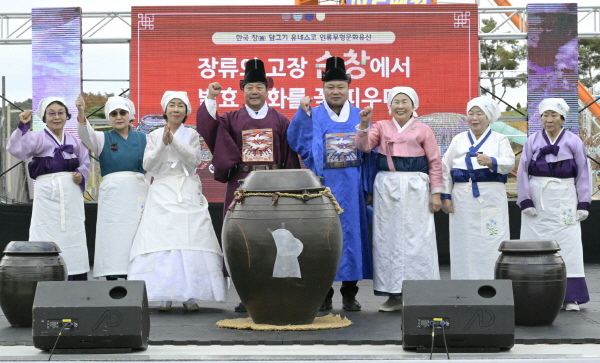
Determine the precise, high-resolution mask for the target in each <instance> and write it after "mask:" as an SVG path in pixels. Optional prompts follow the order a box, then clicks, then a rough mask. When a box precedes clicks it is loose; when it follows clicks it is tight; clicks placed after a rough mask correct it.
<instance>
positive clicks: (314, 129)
mask: <svg viewBox="0 0 600 363" xmlns="http://www.w3.org/2000/svg"><path fill="white" fill-rule="evenodd" d="M344 107H349V108H350V112H349V116H348V119H347V120H346V121H344V122H336V121H334V120H332V119H331V117H329V114H328V112H327V109H326V107H325V106H324V105H323V104H321V105H320V106H319V107H314V108H312V117H311V116H309V115H308V114H307V113H306V112H305V111H304V110H302V109H301V108H300V109H298V112H296V115H295V116H294V118H293V119H292V122H291V124H290V126H289V128H288V131H287V138H288V143H289V145H290V147H291V148H292V150H294V151H295V152H297V153H298V155H300V156H301V157H302V160H303V161H304V163H305V165H306V167H307V168H309V169H310V170H312V171H313V172H314V173H315V174H316V175H318V176H322V177H323V184H324V185H325V186H327V187H329V188H330V189H331V192H332V193H333V195H334V196H335V198H336V199H337V200H338V202H339V204H340V206H341V207H342V208H343V209H344V213H342V214H340V220H341V222H342V230H343V236H344V241H343V249H342V257H341V260H340V265H339V268H338V273H337V276H336V277H335V280H336V281H356V280H362V279H371V278H373V258H372V254H371V241H370V236H369V228H368V224H367V212H366V211H367V209H366V207H365V194H366V193H367V192H372V183H370V181H372V179H373V178H372V175H370V174H369V172H370V171H371V170H373V168H370V167H368V165H372V163H373V160H374V154H373V153H370V154H364V153H362V152H360V151H358V150H357V149H356V146H355V145H354V135H355V133H356V125H358V124H359V123H360V116H359V112H360V109H358V108H356V107H354V106H352V105H351V104H350V103H349V102H346V104H345V105H344ZM349 141H351V142H349ZM343 161H346V162H347V163H353V164H357V165H358V166H347V167H342V168H330V167H329V166H330V165H331V163H336V162H343Z"/></svg>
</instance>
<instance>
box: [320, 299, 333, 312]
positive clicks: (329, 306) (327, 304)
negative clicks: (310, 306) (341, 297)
mask: <svg viewBox="0 0 600 363" xmlns="http://www.w3.org/2000/svg"><path fill="white" fill-rule="evenodd" d="M331 309H333V302H332V301H331V299H325V300H324V301H323V304H321V308H319V311H325V310H331Z"/></svg>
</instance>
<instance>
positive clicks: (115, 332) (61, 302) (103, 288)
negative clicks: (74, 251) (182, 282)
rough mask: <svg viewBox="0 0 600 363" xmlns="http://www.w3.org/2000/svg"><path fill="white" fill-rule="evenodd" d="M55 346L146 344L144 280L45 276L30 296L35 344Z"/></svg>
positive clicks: (137, 346) (80, 347)
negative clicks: (74, 278) (52, 277)
mask: <svg viewBox="0 0 600 363" xmlns="http://www.w3.org/2000/svg"><path fill="white" fill-rule="evenodd" d="M61 331H62V334H61V336H60V338H59V339H58V343H57V344H56V349H57V350H70V349H73V350H75V349H78V350H92V351H93V350H94V349H98V350H101V349H105V350H106V349H109V348H113V349H115V348H117V349H119V348H129V349H146V348H147V347H148V337H149V335H150V316H149V312H148V296H147V294H146V284H145V282H144V281H44V282H39V283H38V285H37V290H36V292H35V298H34V301H33V345H34V346H35V347H36V348H38V349H43V350H49V349H52V348H53V346H54V344H55V342H56V341H57V336H58V334H59V333H60V332H61Z"/></svg>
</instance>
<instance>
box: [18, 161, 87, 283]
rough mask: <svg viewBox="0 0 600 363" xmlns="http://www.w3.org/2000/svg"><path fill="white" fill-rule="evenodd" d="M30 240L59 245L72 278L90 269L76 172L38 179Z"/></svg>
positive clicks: (34, 192)
mask: <svg viewBox="0 0 600 363" xmlns="http://www.w3.org/2000/svg"><path fill="white" fill-rule="evenodd" d="M29 240H30V241H49V242H55V243H56V244H57V245H58V246H59V247H60V249H61V251H62V252H61V254H60V255H61V256H62V258H63V259H64V260H65V263H66V264H67V271H68V273H69V275H78V274H82V273H85V272H88V271H89V270H90V263H89V259H88V249H87V243H86V237H85V212H84V209H83V194H82V193H81V188H80V187H79V185H77V184H75V182H73V173H71V172H61V173H53V174H46V175H41V176H38V177H37V178H36V182H35V187H34V191H33V211H32V214H31V225H30V226H29Z"/></svg>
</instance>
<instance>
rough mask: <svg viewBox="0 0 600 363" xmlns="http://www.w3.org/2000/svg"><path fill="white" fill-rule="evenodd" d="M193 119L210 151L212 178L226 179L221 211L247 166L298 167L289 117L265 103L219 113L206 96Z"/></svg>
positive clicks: (270, 167)
mask: <svg viewBox="0 0 600 363" xmlns="http://www.w3.org/2000/svg"><path fill="white" fill-rule="evenodd" d="M196 121H197V125H196V130H197V131H198V133H200V135H201V136H202V137H203V138H204V141H205V142H206V144H207V145H208V147H209V149H210V151H211V153H212V154H213V158H212V161H211V163H212V165H213V167H214V174H215V175H214V177H215V180H218V181H220V182H222V183H227V191H226V193H225V204H224V208H223V212H224V213H225V212H226V211H227V207H229V205H230V204H231V202H232V201H233V193H234V192H235V190H236V189H237V188H239V186H240V184H239V182H238V181H239V180H240V179H244V178H245V177H246V176H247V175H248V173H249V172H250V171H251V170H250V169H248V168H251V167H252V166H266V167H268V169H269V170H270V169H281V168H284V169H299V168H300V161H299V160H298V155H297V154H296V153H295V152H293V151H292V150H291V149H290V147H289V145H288V140H287V129H288V126H289V124H290V122H289V120H288V119H287V117H285V116H284V115H283V114H282V113H280V112H278V111H276V110H275V109H273V108H271V107H268V106H267V105H266V104H265V105H264V107H263V108H261V109H260V110H259V111H258V113H257V112H255V111H253V110H252V109H250V108H249V107H247V106H244V107H242V108H240V109H239V110H237V111H230V112H225V113H224V114H222V115H218V114H217V110H216V101H215V100H209V99H207V100H205V102H204V103H202V106H200V109H199V110H198V113H197V117H196ZM244 168H245V169H247V170H244Z"/></svg>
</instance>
